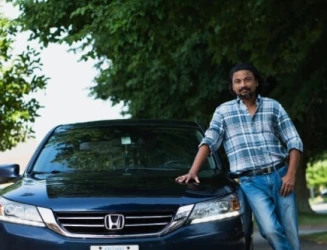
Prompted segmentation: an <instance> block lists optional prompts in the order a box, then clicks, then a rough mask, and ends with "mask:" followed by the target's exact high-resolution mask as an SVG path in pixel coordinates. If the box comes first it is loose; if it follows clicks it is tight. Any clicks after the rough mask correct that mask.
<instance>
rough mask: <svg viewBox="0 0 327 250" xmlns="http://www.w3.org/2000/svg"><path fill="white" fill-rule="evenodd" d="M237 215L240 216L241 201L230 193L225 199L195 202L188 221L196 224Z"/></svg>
mask: <svg viewBox="0 0 327 250" xmlns="http://www.w3.org/2000/svg"><path fill="white" fill-rule="evenodd" d="M237 216H240V203H239V201H238V199H237V197H236V196H234V195H229V196H227V197H225V198H223V199H216V200H211V201H206V202H201V203H197V204H195V206H194V208H193V210H192V213H191V214H190V216H189V219H188V221H189V222H190V223H191V224H196V223H202V222H209V221H215V220H223V219H227V218H232V217H237Z"/></svg>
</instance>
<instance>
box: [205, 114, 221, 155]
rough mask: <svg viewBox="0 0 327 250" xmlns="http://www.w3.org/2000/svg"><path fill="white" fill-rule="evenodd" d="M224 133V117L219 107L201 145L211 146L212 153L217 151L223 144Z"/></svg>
mask: <svg viewBox="0 0 327 250" xmlns="http://www.w3.org/2000/svg"><path fill="white" fill-rule="evenodd" d="M224 134H225V130H224V128H223V117H222V114H221V112H220V110H219V108H217V109H216V110H215V113H214V114H213V117H212V119H211V122H210V125H209V128H208V129H207V130H206V132H205V135H204V137H203V139H202V141H201V143H200V144H199V147H201V146H202V145H203V144H206V145H208V146H209V148H210V151H211V153H212V152H215V151H217V150H218V148H219V147H220V146H221V144H222V141H223V137H224Z"/></svg>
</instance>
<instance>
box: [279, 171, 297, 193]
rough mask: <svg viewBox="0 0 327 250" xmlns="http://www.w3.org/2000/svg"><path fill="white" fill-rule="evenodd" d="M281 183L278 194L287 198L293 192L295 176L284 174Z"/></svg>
mask: <svg viewBox="0 0 327 250" xmlns="http://www.w3.org/2000/svg"><path fill="white" fill-rule="evenodd" d="M282 182H283V183H282V187H281V189H280V194H281V195H282V196H287V195H289V194H290V193H291V192H292V191H293V190H294V184H295V176H294V175H292V174H286V175H285V176H284V177H282Z"/></svg>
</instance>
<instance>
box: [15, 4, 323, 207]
mask: <svg viewBox="0 0 327 250" xmlns="http://www.w3.org/2000/svg"><path fill="white" fill-rule="evenodd" d="M12 2H14V3H16V4H17V5H18V6H19V8H20V10H21V11H22V15H21V16H20V18H19V20H20V21H21V23H22V25H23V26H24V28H25V29H26V30H30V31H31V32H32V36H31V39H38V40H40V41H41V42H42V43H43V44H44V45H45V46H46V45H47V44H48V43H51V42H55V43H62V42H67V43H68V44H71V45H73V44H74V43H75V42H82V44H83V45H82V46H81V47H80V48H76V49H81V50H84V51H85V54H84V56H83V59H85V60H86V59H87V58H90V57H91V58H98V59H99V63H98V65H97V66H98V68H99V75H98V76H97V78H96V79H95V80H96V85H95V86H93V87H92V88H91V93H92V94H93V95H94V97H96V98H101V99H104V100H107V99H110V100H111V101H112V102H113V103H114V104H116V103H119V102H121V101H122V102H124V103H125V104H126V105H127V106H128V108H129V109H128V112H129V113H130V114H131V115H132V116H133V117H139V118H143V117H161V118H177V119H197V120H200V121H202V122H204V123H205V124H207V123H208V122H209V120H210V118H211V115H212V113H213V111H214V109H215V107H216V106H217V105H219V104H220V103H222V102H224V101H226V100H229V99H230V98H231V96H229V94H228V88H227V80H228V70H229V69H230V67H231V65H233V64H234V63H236V62H239V61H248V62H251V63H253V64H254V65H255V66H257V67H258V68H259V69H260V70H261V71H262V72H263V73H264V75H265V76H266V77H267V79H268V80H269V83H270V84H269V86H268V89H267V91H266V93H265V94H266V95H269V96H271V97H274V98H276V99H278V100H279V101H280V102H281V103H282V105H283V106H284V107H285V109H286V110H287V111H288V113H289V114H290V116H291V118H292V119H293V121H294V122H295V124H296V126H297V128H298V130H299V132H300V134H301V137H302V139H303V141H304V145H305V152H304V154H303V162H302V167H301V168H300V169H299V171H298V185H297V188H298V190H297V193H298V200H299V211H306V212H308V211H311V209H310V206H309V204H308V198H309V193H308V190H307V189H306V185H305V166H306V164H307V162H309V161H311V160H314V159H315V157H317V156H319V155H320V153H321V151H326V147H327V145H326V143H325V141H326V139H327V138H326V136H327V133H325V131H326V129H327V121H326V116H325V115H324V114H325V110H324V106H325V105H326V102H327V100H326V98H325V95H324V93H326V88H327V87H326V86H327V85H326V77H325V76H326V72H327V62H326V60H324V59H325V58H326V55H327V50H326V49H325V44H326V39H327V37H326V36H327V30H326V29H325V27H326V26H327V16H326V15H325V11H324V10H325V9H326V7H327V6H326V5H327V3H326V1H324V0H313V1H302V2H298V1H296V0H290V1H281V0H279V1H273V0H267V1H260V0H249V1H241V0H237V1H233V2H232V3H231V2H229V1H224V0H220V1H209V0H204V1H195V0H188V1H163V0H144V1H137V0H127V1H120V0H111V1H106V0H88V1H83V0H81V1H69V2H67V1H65V0H48V1H33V0H12ZM89 48H91V50H90V49H89Z"/></svg>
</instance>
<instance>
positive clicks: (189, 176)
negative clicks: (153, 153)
mask: <svg viewBox="0 0 327 250" xmlns="http://www.w3.org/2000/svg"><path fill="white" fill-rule="evenodd" d="M191 180H194V181H195V182H196V183H200V181H199V178H198V176H197V175H196V174H193V173H187V174H184V175H181V176H178V177H177V178H176V179H175V181H177V182H180V183H183V182H185V183H188V182H189V181H191Z"/></svg>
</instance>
